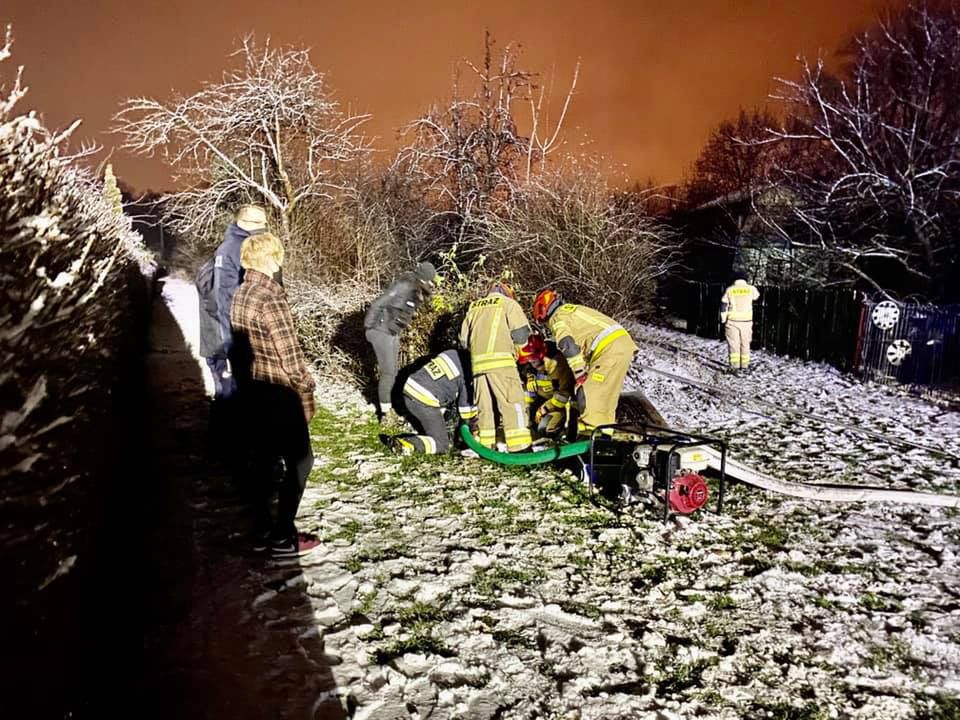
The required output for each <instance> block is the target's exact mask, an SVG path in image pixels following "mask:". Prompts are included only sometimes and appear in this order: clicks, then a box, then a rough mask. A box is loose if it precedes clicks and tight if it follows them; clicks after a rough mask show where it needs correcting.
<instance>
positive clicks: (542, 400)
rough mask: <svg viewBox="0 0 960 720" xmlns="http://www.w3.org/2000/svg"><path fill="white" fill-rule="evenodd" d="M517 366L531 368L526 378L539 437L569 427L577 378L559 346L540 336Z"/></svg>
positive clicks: (522, 353)
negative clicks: (571, 399) (571, 402)
mask: <svg viewBox="0 0 960 720" xmlns="http://www.w3.org/2000/svg"><path fill="white" fill-rule="evenodd" d="M517 362H519V363H521V364H524V363H525V364H526V366H527V367H528V368H529V369H528V370H527V375H526V389H527V400H528V403H529V404H528V409H529V410H530V411H531V415H532V419H533V424H534V427H535V429H536V432H537V435H539V436H541V437H542V436H547V435H553V434H554V433H556V432H558V431H560V430H562V429H563V428H564V427H565V426H566V420H567V411H568V407H569V405H570V398H571V397H573V392H574V377H573V372H572V371H571V370H570V366H569V365H568V364H567V361H566V358H564V357H563V355H562V354H561V353H560V351H559V350H558V349H557V346H556V343H553V342H545V341H544V340H543V338H542V337H541V336H540V335H537V334H534V335H531V336H530V341H529V342H528V343H527V344H526V345H525V346H524V347H523V348H521V350H520V354H519V356H518V357H517Z"/></svg>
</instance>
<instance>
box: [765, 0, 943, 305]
mask: <svg viewBox="0 0 960 720" xmlns="http://www.w3.org/2000/svg"><path fill="white" fill-rule="evenodd" d="M846 55H847V58H848V60H849V62H848V66H847V68H846V71H845V72H844V73H843V74H842V75H840V76H834V75H831V74H829V73H828V72H827V71H826V69H825V67H824V62H823V60H822V59H820V60H818V61H817V62H816V63H813V64H810V63H808V62H806V61H801V76H800V79H799V80H782V79H781V80H780V81H779V82H780V86H781V87H780V91H779V92H778V93H777V95H776V98H777V99H779V100H780V101H782V102H783V103H784V104H785V106H786V109H787V114H788V121H787V123H785V124H784V126H783V127H781V128H779V129H777V130H776V131H775V132H774V136H775V138H776V139H778V140H780V141H789V142H790V143H792V147H793V148H802V152H796V153H790V155H789V157H790V162H789V163H788V162H783V163H782V164H781V165H780V167H779V175H780V178H781V182H783V184H784V185H785V186H786V188H787V189H788V190H789V191H790V192H791V194H792V195H793V198H794V202H793V204H792V216H793V219H794V220H795V221H798V222H799V223H800V225H801V226H802V227H803V228H804V229H805V233H804V235H799V234H798V233H797V232H795V231H790V230H787V229H786V228H784V227H783V225H782V224H781V223H775V224H774V226H775V227H777V228H778V229H779V230H780V231H781V233H782V235H783V237H784V238H785V239H786V240H787V241H788V242H789V243H790V244H791V246H792V247H794V248H796V249H798V250H801V251H807V252H808V253H816V254H817V255H818V256H820V257H826V258H828V259H829V261H830V271H831V273H832V274H833V275H834V278H835V279H837V280H840V281H849V280H856V279H859V280H860V281H866V282H868V283H870V284H872V285H873V286H874V287H877V288H879V287H881V286H889V285H890V284H895V285H899V286H900V287H901V288H907V289H916V290H919V291H921V292H923V293H925V294H927V295H929V296H931V297H938V296H943V295H945V294H948V293H950V292H953V293H956V289H955V288H953V287H952V286H953V285H955V280H956V270H957V258H958V251H960V244H958V236H957V233H956V232H955V229H956V223H957V221H958V219H960V212H958V211H960V203H958V200H960V8H958V7H957V6H956V5H954V4H952V3H936V2H933V1H932V0H931V1H930V2H926V1H924V0H915V1H913V2H909V3H908V4H907V5H906V6H905V7H904V8H903V9H902V10H900V11H899V12H897V13H895V14H891V15H888V16H887V17H884V18H882V19H881V20H879V21H878V23H877V24H876V26H875V27H873V28H871V29H870V30H868V31H867V32H864V33H863V34H861V35H859V36H857V37H856V38H855V39H854V40H853V41H852V42H851V43H850V45H849V47H848V49H847V53H846ZM904 279H906V280H907V281H906V282H905V281H904Z"/></svg>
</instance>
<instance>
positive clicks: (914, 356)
mask: <svg viewBox="0 0 960 720" xmlns="http://www.w3.org/2000/svg"><path fill="white" fill-rule="evenodd" d="M856 370H857V371H858V372H859V373H860V374H861V375H862V376H864V377H868V378H870V379H872V380H877V381H880V382H897V383H900V384H903V385H909V386H915V387H918V388H919V387H923V388H926V387H932V388H956V387H958V386H960V305H924V304H920V303H900V302H892V301H889V300H884V301H875V300H871V299H869V298H867V299H864V301H863V310H862V312H861V322H860V333H859V338H858V343H857V367H856Z"/></svg>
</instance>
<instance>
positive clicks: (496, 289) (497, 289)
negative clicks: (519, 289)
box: [490, 282, 517, 300]
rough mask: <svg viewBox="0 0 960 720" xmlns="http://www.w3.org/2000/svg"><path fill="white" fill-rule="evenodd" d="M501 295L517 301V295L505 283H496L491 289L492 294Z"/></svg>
mask: <svg viewBox="0 0 960 720" xmlns="http://www.w3.org/2000/svg"><path fill="white" fill-rule="evenodd" d="M493 293H499V294H500V295H505V296H506V297H508V298H510V299H511V300H516V299H517V293H515V292H514V290H513V288H512V287H511V286H510V285H509V284H507V283H505V282H495V283H494V284H493V287H491V288H490V294H491V295H492V294H493Z"/></svg>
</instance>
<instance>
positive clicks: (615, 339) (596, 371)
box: [533, 289, 637, 434]
mask: <svg viewBox="0 0 960 720" xmlns="http://www.w3.org/2000/svg"><path fill="white" fill-rule="evenodd" d="M533 319H534V320H536V321H537V322H538V323H540V324H545V325H546V326H547V328H549V330H550V332H551V334H552V335H553V337H554V340H555V341H556V343H557V348H558V349H559V350H560V353H561V354H562V355H563V357H564V358H565V359H566V361H567V364H568V365H569V366H570V370H571V371H572V372H573V375H574V383H575V385H576V397H577V405H578V406H579V409H580V421H579V424H578V428H577V429H578V431H579V432H580V433H581V434H586V433H589V432H591V431H592V430H593V429H594V428H595V427H597V426H599V425H609V424H612V423H614V422H616V416H617V403H618V402H619V400H620V390H621V389H622V387H623V381H624V379H625V378H626V376H627V370H628V369H629V368H630V363H631V362H632V361H633V356H634V355H635V354H636V352H637V346H636V344H635V343H634V342H633V339H632V338H631V337H630V333H628V332H627V331H626V329H624V328H623V327H622V326H621V325H619V324H618V323H616V322H614V321H613V320H612V319H610V318H608V317H607V316H606V315H604V314H602V313H600V312H597V311H596V310H593V309H591V308H588V307H586V306H584V305H573V304H564V303H563V301H562V300H561V298H560V296H559V295H558V294H557V293H556V292H555V291H553V290H549V289H548V290H542V291H541V292H540V293H538V294H537V297H536V299H535V300H534V303H533Z"/></svg>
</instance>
